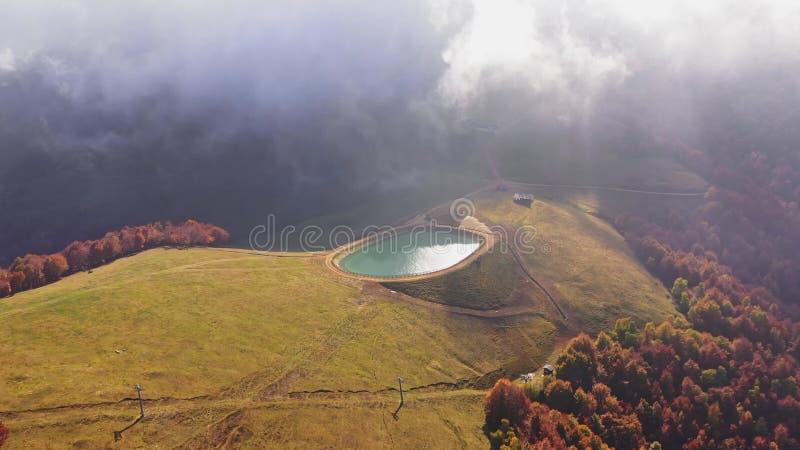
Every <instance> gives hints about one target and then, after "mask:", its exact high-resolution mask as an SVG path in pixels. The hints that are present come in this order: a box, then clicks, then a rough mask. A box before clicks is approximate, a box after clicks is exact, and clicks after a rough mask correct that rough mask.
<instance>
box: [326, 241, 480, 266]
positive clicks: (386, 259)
mask: <svg viewBox="0 0 800 450" xmlns="http://www.w3.org/2000/svg"><path fill="white" fill-rule="evenodd" d="M480 245H481V240H480V238H479V237H478V236H476V235H474V234H472V233H466V232H463V231H454V230H453V231H451V230H433V231H431V230H424V231H421V230H419V231H417V232H407V233H402V234H398V235H396V236H392V237H389V238H386V239H383V240H381V241H379V242H375V243H373V244H371V245H369V246H368V247H366V248H363V249H360V250H357V251H355V252H354V253H351V254H349V255H347V256H345V257H344V258H343V259H342V260H341V261H340V263H339V266H340V267H341V268H342V269H344V270H346V271H348V272H352V273H356V274H359V275H369V276H374V277H401V276H413V275H422V274H426V273H431V272H436V271H439V270H443V269H447V268H448V267H451V266H454V265H456V264H458V263H459V262H461V261H463V260H464V259H466V258H467V257H468V256H469V255H471V254H472V253H473V252H475V251H476V250H477V249H478V248H479V247H480Z"/></svg>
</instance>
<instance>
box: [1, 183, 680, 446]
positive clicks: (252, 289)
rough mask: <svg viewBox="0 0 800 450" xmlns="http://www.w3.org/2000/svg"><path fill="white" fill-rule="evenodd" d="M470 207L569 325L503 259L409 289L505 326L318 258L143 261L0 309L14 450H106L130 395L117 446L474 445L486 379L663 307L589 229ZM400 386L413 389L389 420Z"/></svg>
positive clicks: (611, 237) (590, 218) (540, 213)
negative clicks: (514, 235) (531, 247)
mask: <svg viewBox="0 0 800 450" xmlns="http://www.w3.org/2000/svg"><path fill="white" fill-rule="evenodd" d="M474 200H475V204H476V206H477V215H478V217H479V218H481V219H482V220H484V221H485V222H486V223H490V224H505V225H509V226H515V227H519V226H522V225H530V226H533V227H534V228H535V229H536V230H537V234H536V239H535V240H534V244H535V245H536V246H537V251H536V252H534V253H530V254H526V255H523V257H524V258H525V261H526V264H527V265H528V266H529V269H530V271H531V272H532V273H533V274H534V275H535V276H536V277H537V279H539V280H540V281H541V282H543V283H544V284H545V285H546V287H547V288H548V290H551V291H552V292H553V293H554V295H556V297H557V298H558V301H559V303H560V304H561V306H562V307H563V309H564V310H565V311H566V313H567V315H568V316H569V320H568V321H567V322H562V321H561V319H560V318H559V316H558V315H557V313H556V312H555V309H554V308H553V307H552V305H550V303H549V301H548V300H547V299H546V298H545V297H544V296H543V295H542V293H541V291H540V290H538V288H537V287H535V285H534V284H533V283H531V282H530V281H529V280H527V279H524V277H522V276H521V275H520V273H521V272H520V271H519V270H518V269H517V268H516V267H515V266H514V263H512V259H511V258H510V257H509V256H508V255H507V254H504V253H493V254H489V255H486V256H485V257H484V258H482V262H481V264H480V265H479V266H478V265H475V266H471V267H467V268H465V269H463V270H461V271H459V272H455V273H452V274H449V275H447V276H445V277H442V278H439V279H432V280H428V281H427V282H425V283H422V284H418V285H414V287H415V288H416V289H417V290H416V291H414V290H413V289H412V290H406V293H410V294H412V295H415V296H417V297H418V298H422V299H427V300H429V301H434V302H442V303H450V304H456V305H460V306H462V307H463V306H467V307H472V308H481V307H489V308H491V307H492V305H501V308H502V311H505V312H507V313H508V314H506V315H504V316H502V317H500V316H497V317H494V318H488V317H480V316H481V315H484V316H485V314H483V312H480V311H478V312H474V313H470V312H469V311H468V310H458V311H459V312H460V313H458V314H456V313H455V312H448V311H449V310H453V311H455V310H454V309H448V307H445V306H442V305H441V304H440V303H431V302H425V301H416V300H415V301H407V300H403V298H402V297H401V296H397V295H395V294H392V293H391V292H390V291H389V290H388V289H387V288H385V287H382V286H381V285H379V284H377V283H370V282H361V281H356V280H352V279H350V278H346V277H341V276H339V275H337V274H334V273H332V272H330V271H329V270H328V269H326V268H325V266H324V264H323V257H322V256H318V255H311V254H305V255H303V254H277V253H258V252H249V251H244V250H233V249H191V250H163V249H157V250H151V251H148V252H145V253H142V254H139V255H137V256H133V257H129V258H124V259H121V260H118V261H116V262H114V263H112V264H110V265H107V266H104V267H101V268H98V269H96V270H94V272H93V273H80V274H76V275H73V276H70V277H68V278H66V279H64V280H62V281H60V282H58V283H55V284H52V285H49V286H46V287H43V288H40V289H36V290H33V291H28V292H24V293H22V294H19V295H16V296H14V297H12V298H9V299H5V300H3V301H0V321H2V323H3V331H2V333H0V354H2V355H3V364H0V380H1V382H0V411H2V412H0V420H3V421H4V422H5V423H6V424H7V425H8V426H9V427H10V428H11V431H12V438H11V440H10V441H9V443H8V445H9V448H48V447H50V446H51V444H52V443H58V444H59V445H62V444H65V445H73V446H76V447H82V448H97V447H110V446H113V445H114V442H113V437H112V432H113V431H114V430H120V429H122V428H124V427H125V426H126V425H128V424H130V423H131V422H132V421H133V419H134V418H135V417H136V415H137V413H138V410H137V406H136V404H135V402H134V401H133V400H131V399H130V398H131V397H132V396H134V395H135V392H134V391H133V389H132V388H131V386H132V385H133V384H135V383H141V384H143V385H144V386H145V397H146V398H147V406H146V409H147V414H148V416H147V418H146V419H145V420H144V421H142V422H141V423H139V424H136V425H135V426H134V427H132V428H131V429H130V430H128V431H126V432H125V437H124V441H123V444H124V447H126V448H137V447H153V446H160V447H161V448H174V447H179V448H216V447H220V446H223V447H224V446H227V447H229V448H240V447H244V448H323V447H326V446H334V447H337V448H350V447H361V448H374V447H380V446H383V447H397V448H474V447H482V446H484V445H485V444H486V441H485V440H484V438H483V436H482V433H481V429H480V427H481V422H482V413H481V399H482V397H483V395H484V391H482V390H481V389H484V388H485V387H486V386H487V383H491V382H492V381H493V380H494V379H496V378H497V377H499V376H501V375H507V376H508V375H510V376H514V375H517V374H519V373H520V372H522V371H529V370H531V369H534V368H536V367H539V366H541V364H542V363H544V362H545V361H547V360H548V358H549V356H550V355H551V354H552V353H553V351H554V349H555V347H556V346H557V345H558V344H559V343H561V342H563V340H564V339H565V338H567V337H569V336H571V335H573V334H575V333H577V332H578V331H581V330H586V331H589V332H593V333H594V332H598V331H599V330H600V329H602V328H604V327H607V326H608V325H609V324H611V323H612V322H613V321H614V320H615V319H616V318H618V317H622V316H633V317H634V318H636V319H638V320H642V321H644V320H660V319H663V318H665V317H666V316H668V315H670V314H671V313H672V312H673V311H674V309H673V307H672V303H671V302H670V300H669V299H668V296H667V292H666V290H665V289H664V288H663V287H662V286H660V285H659V284H658V282H657V281H656V280H655V279H654V278H652V277H651V276H650V275H649V274H648V273H647V272H646V271H645V270H644V268H643V267H642V266H641V265H640V264H639V263H638V262H637V261H636V260H635V259H634V258H633V256H632V255H631V253H630V251H629V250H628V248H627V247H626V245H625V243H624V241H623V239H622V238H621V237H620V236H619V235H618V234H617V233H616V232H615V231H614V229H613V228H612V227H611V226H609V225H608V224H607V223H606V222H604V221H603V220H601V219H599V218H597V217H596V216H594V215H592V214H587V213H586V212H585V211H584V210H582V209H579V208H577V207H575V206H573V205H572V204H571V203H562V202H556V201H542V200H537V202H536V203H535V204H534V206H533V208H531V209H528V208H523V207H520V206H517V205H514V204H513V203H512V202H511V200H510V193H495V192H492V193H482V194H479V195H478V196H477V197H476V198H474ZM393 287H394V286H393ZM508 292H512V294H511V296H510V297H512V303H513V304H511V305H506V304H503V302H501V300H502V299H507V298H509V295H507V294H508ZM459 302H461V303H459ZM523 303H524V304H523ZM465 311H466V313H465ZM532 311H533V312H532ZM471 314H472V315H471ZM555 324H558V325H555ZM564 325H566V327H565V326H564ZM397 376H402V377H404V378H405V386H406V388H407V389H409V392H408V393H407V396H406V399H407V404H406V406H405V407H404V408H403V410H401V412H400V415H399V416H398V418H397V419H395V418H394V417H393V416H392V411H393V410H394V409H395V408H396V405H397V401H398V394H397V392H396V390H395V389H396V388H395V386H396V379H397Z"/></svg>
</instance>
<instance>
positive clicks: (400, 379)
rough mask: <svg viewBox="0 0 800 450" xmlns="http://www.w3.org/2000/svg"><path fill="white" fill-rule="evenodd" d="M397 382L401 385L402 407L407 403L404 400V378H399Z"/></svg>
mask: <svg viewBox="0 0 800 450" xmlns="http://www.w3.org/2000/svg"><path fill="white" fill-rule="evenodd" d="M397 382H398V383H399V384H400V406H401V407H402V406H403V405H404V404H405V402H406V401H405V399H404V398H403V377H397ZM398 409H399V408H398Z"/></svg>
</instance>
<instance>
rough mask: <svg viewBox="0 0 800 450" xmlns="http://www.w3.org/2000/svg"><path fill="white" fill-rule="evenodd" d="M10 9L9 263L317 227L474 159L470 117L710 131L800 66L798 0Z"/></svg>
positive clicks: (0, 196)
mask: <svg viewBox="0 0 800 450" xmlns="http://www.w3.org/2000/svg"><path fill="white" fill-rule="evenodd" d="M0 11H2V14H0V258H8V257H10V256H12V255H15V254H18V253H21V252H25V251H48V250H53V249H54V248H57V247H58V246H60V245H63V244H65V243H66V241H68V240H71V239H74V238H88V237H91V236H93V235H95V234H97V233H99V232H100V231H102V230H104V229H108V228H113V227H117V226H120V225H122V224H124V223H140V222H144V221H147V220H156V219H171V218H172V219H182V218H185V217H196V218H198V219H205V220H211V221H215V222H219V223H220V224H221V225H223V226H228V227H231V228H233V231H234V233H235V234H236V233H237V232H241V231H243V230H244V229H245V228H246V227H247V226H252V225H253V224H255V223H258V221H259V220H261V218H262V216H263V215H264V214H265V213H266V212H267V211H278V212H281V213H282V214H284V217H285V218H286V220H289V221H295V220H301V219H303V218H305V217H309V216H313V215H315V214H320V213H323V212H326V211H330V210H332V209H333V208H336V207H339V206H346V205H348V204H352V203H353V202H357V201H359V199H360V198H362V197H363V196H364V195H370V194H371V193H373V192H375V191H380V190H384V191H386V190H389V191H390V190H392V189H400V188H402V187H405V186H409V185H413V184H414V183H416V182H417V181H418V180H419V179H421V178H424V177H425V176H426V175H425V174H426V173H431V172H436V171H439V170H442V169H443V168H445V167H452V166H453V164H454V162H456V163H457V164H462V165H461V166H458V167H457V170H462V169H465V165H466V163H463V162H461V163H458V161H472V160H471V159H470V157H469V156H470V155H471V154H473V153H477V152H481V151H482V150H483V147H484V146H486V143H487V141H486V139H485V138H484V137H482V138H481V139H477V138H475V131H474V130H472V129H470V127H468V126H464V124H465V121H466V120H473V121H478V122H481V123H488V124H493V125H498V126H503V125H508V124H516V125H514V126H513V127H511V131H510V134H512V135H514V137H515V139H517V140H518V141H520V142H522V141H525V139H526V137H529V136H531V135H535V134H536V132H538V131H537V130H539V129H543V128H546V129H561V130H562V132H563V133H566V134H567V135H569V134H575V133H577V134H579V135H581V136H583V137H582V138H580V139H575V138H572V137H571V138H570V140H569V142H570V145H573V144H575V145H584V146H587V147H590V146H591V145H590V141H591V137H594V136H596V133H597V132H598V131H597V129H598V128H602V126H600V125H599V124H602V123H604V122H602V121H600V120H599V119H598V115H613V116H614V120H621V121H623V122H632V123H636V122H641V121H642V120H645V119H646V120H648V121H651V122H661V123H669V124H670V125H671V126H674V127H676V128H680V129H682V130H684V131H686V132H696V131H697V128H698V119H699V118H708V117H709V116H710V114H709V113H708V108H707V107H706V106H705V105H707V104H709V102H710V100H709V99H710V98H711V97H713V96H725V95H732V94H730V93H731V92H736V93H737V94H736V95H741V94H742V93H743V92H745V93H746V92H747V89H746V88H748V87H752V86H763V84H764V83H765V82H767V81H765V79H768V78H769V77H768V76H759V75H758V72H759V71H769V73H784V74H785V73H791V69H793V68H797V67H798V66H800V64H798V61H800V56H799V55H798V50H797V45H796V42H798V37H800V36H798V34H800V31H798V30H800V14H798V6H797V4H796V3H795V2H772V1H769V2H768V1H761V2H738V1H733V0H720V1H713V2H696V1H695V2H691V1H688V0H687V1H678V2H669V4H664V5H661V4H653V3H652V2H638V1H632V0H630V1H611V0H594V1H588V0H581V1H578V0H566V1H562V2H546V1H532V2H524V1H513V0H509V1H489V0H472V1H469V0H457V1H447V0H436V1H429V2H428V1H420V2H384V1H377V2H376V1H336V2H333V1H331V2H316V1H315V2H312V1H299V2H273V1H266V2H265V1H255V0H252V1H250V0H241V1H235V2H196V1H166V2H165V1H154V0H149V1H141V2H127V3H121V2H108V1H102V0H95V1H92V0H73V1H64V2H58V3H57V4H54V3H53V2H49V1H43V0H41V1H40V0H24V1H23V0H19V1H14V0H6V1H0ZM754 80H758V81H754ZM793 80H794V79H793V78H792V77H790V76H787V75H784V76H781V77H777V78H775V79H772V80H770V81H769V82H772V83H778V84H780V86H782V87H783V90H782V91H781V93H780V94H770V95H771V98H775V97H776V96H779V97H783V98H787V99H788V98H796V97H797V81H793ZM750 97H753V96H750ZM742 98H747V96H746V95H745V96H742ZM759 99H761V97H759ZM748 101H749V100H748ZM712 103H713V102H712ZM762 103H763V102H762ZM785 103H786V102H783V103H781V105H785ZM740 109H741V110H745V111H746V110H747V108H746V107H742V105H739V109H737V110H740ZM771 109H772V110H776V109H778V110H781V108H771ZM789 113H790V111H788V112H786V114H789ZM742 114H745V113H742ZM563 130H566V131H563ZM556 156H557V155H556ZM475 160H478V161H483V159H481V158H476V159H475ZM473 169H474V167H473ZM348 202H349V203H348Z"/></svg>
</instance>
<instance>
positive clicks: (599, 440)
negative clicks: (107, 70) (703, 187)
mask: <svg viewBox="0 0 800 450" xmlns="http://www.w3.org/2000/svg"><path fill="white" fill-rule="evenodd" d="M660 138H661V139H662V141H663V142H661V144H663V145H665V146H666V147H668V148H669V149H671V150H672V151H673V152H674V153H675V154H676V155H677V156H678V158H679V159H681V160H682V161H683V162H684V163H685V164H686V165H687V166H689V167H691V168H693V169H694V170H696V171H698V172H699V173H701V174H702V175H704V176H705V177H706V179H708V180H709V181H710V182H711V183H712V184H713V187H711V188H710V189H709V191H708V194H707V195H706V197H705V200H704V202H703V204H702V205H701V206H700V207H699V208H698V209H697V210H695V211H693V212H692V213H689V214H669V215H666V216H665V217H666V218H667V220H664V219H663V218H662V219H657V218H653V217H641V216H634V215H627V216H623V217H619V218H618V219H617V220H616V226H617V228H618V229H619V230H620V231H621V232H622V234H623V235H624V236H625V238H626V240H627V241H628V242H629V243H630V245H631V246H632V247H633V249H634V250H635V252H636V254H637V255H638V257H639V258H641V260H642V261H643V262H644V263H645V265H646V266H647V268H648V269H649V270H650V271H651V272H652V273H653V274H655V275H656V276H657V277H659V278H660V279H661V280H662V282H664V283H665V285H667V286H671V294H672V298H673V300H674V302H675V305H676V309H677V310H678V311H679V312H680V313H682V314H681V315H679V316H676V317H674V318H673V319H670V320H668V321H665V322H662V323H660V324H655V323H648V324H644V325H642V324H636V323H634V322H632V321H631V320H630V319H620V320H619V321H617V323H616V325H615V326H614V328H613V329H612V330H609V331H608V332H602V333H600V334H599V335H598V336H597V337H595V338H591V337H589V336H588V335H585V334H582V335H580V336H578V337H576V338H575V339H573V340H572V341H571V342H570V344H569V345H568V346H567V347H566V349H565V350H564V351H563V352H562V353H561V354H560V356H559V357H558V359H557V362H556V371H555V375H554V376H548V377H545V379H544V382H543V388H542V389H541V390H530V389H528V390H526V389H524V388H523V386H520V385H518V384H515V383H513V382H511V381H509V380H505V379H503V380H500V381H498V382H497V384H496V385H495V386H494V388H493V389H492V390H491V392H490V394H489V395H488V397H487V398H486V402H485V405H484V407H485V427H484V431H485V432H486V434H487V437H488V438H489V440H490V443H491V446H492V448H523V447H525V448H527V447H530V448H534V449H551V448H555V449H566V448H571V447H575V448H593V449H604V448H619V449H623V448H624V449H628V448H649V449H661V448H665V449H679V448H686V449H744V448H749V449H764V450H766V449H800V387H799V386H798V380H800V364H798V361H799V360H800V322H798V321H797V318H798V316H800V307H798V306H800V278H798V277H797V275H796V274H797V273H798V272H800V207H798V204H800V170H797V169H795V167H800V162H798V161H797V159H796V150H792V148H794V147H787V148H788V150H786V151H777V152H773V153H771V154H769V155H766V154H764V153H762V152H760V151H757V150H753V149H752V148H751V147H752V145H751V146H749V147H747V148H734V143H731V146H730V147H728V148H725V149H724V150H719V151H715V152H706V151H702V150H699V149H697V148H694V147H692V146H690V145H688V144H686V143H684V142H682V141H680V140H677V139H669V138H668V137H664V136H660ZM737 142H738V141H737ZM750 144H753V145H755V144H754V143H750ZM735 145H739V146H742V144H741V143H735ZM793 151H794V152H795V153H793ZM792 158H794V159H792Z"/></svg>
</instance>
